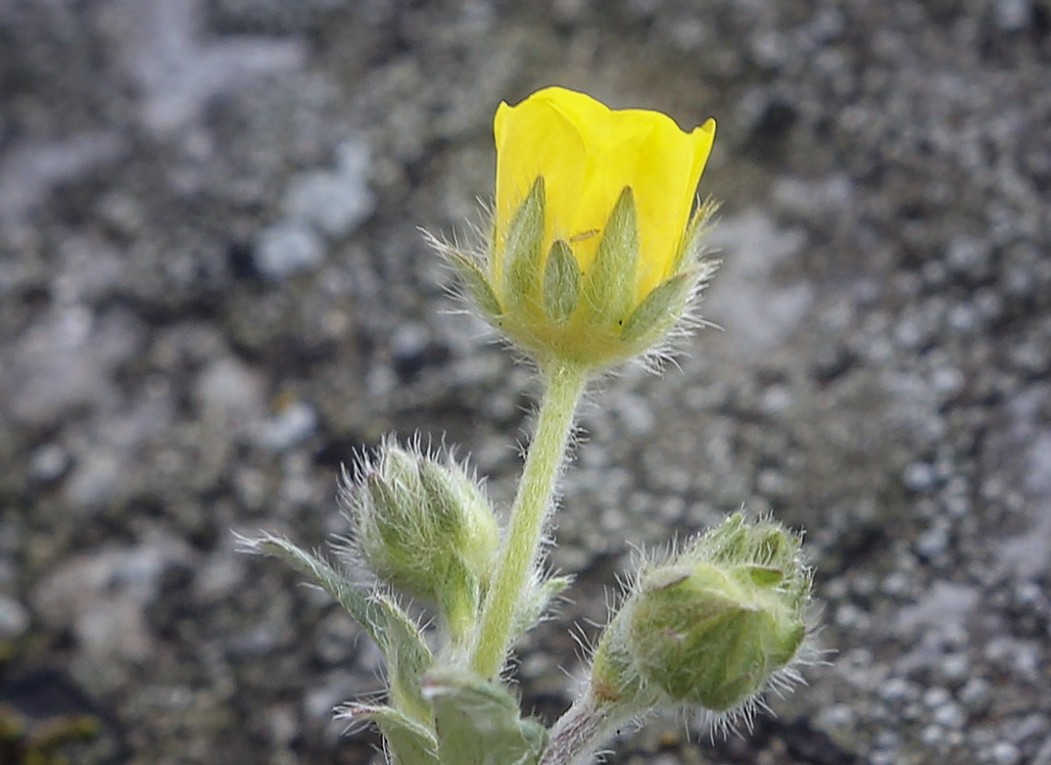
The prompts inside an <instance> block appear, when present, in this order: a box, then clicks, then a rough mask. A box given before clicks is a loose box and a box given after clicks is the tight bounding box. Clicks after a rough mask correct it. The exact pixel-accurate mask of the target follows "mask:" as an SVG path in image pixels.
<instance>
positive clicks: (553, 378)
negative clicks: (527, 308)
mask: <svg viewBox="0 0 1051 765" xmlns="http://www.w3.org/2000/svg"><path fill="white" fill-rule="evenodd" d="M544 371H545V375H544V378H545V379H544V382H545V390H544V394H543V398H542V399H541V401H540V414H539V416H538V417H537V423H536V434H535V435H534V437H533V442H532V443H531V444H530V446H529V455H528V456H527V457H526V462H525V468H524V469H523V470H522V479H521V482H520V483H519V485H518V495H517V496H516V497H515V502H514V505H513V506H512V508H511V519H510V522H511V526H510V528H509V529H508V532H507V536H506V537H505V539H504V541H503V547H502V549H501V555H500V559H499V563H498V564H497V566H498V567H497V570H496V575H495V577H494V579H493V583H492V585H491V586H490V588H489V592H488V593H487V596H486V599H485V607H484V609H483V611H482V618H481V621H480V622H479V625H478V632H477V633H476V638H475V646H474V653H473V655H472V657H471V668H472V669H473V670H474V671H475V672H477V673H478V674H479V675H481V676H482V677H487V678H491V677H496V675H498V674H499V672H500V670H501V668H502V667H503V665H504V660H505V659H506V657H507V651H508V649H509V648H510V644H511V641H512V640H513V639H514V635H512V634H511V629H512V625H513V623H514V620H515V612H516V610H517V608H518V607H519V604H520V603H521V602H522V600H523V595H525V594H526V593H525V592H524V590H525V588H526V587H527V586H529V583H530V580H531V578H532V574H533V569H534V566H535V565H536V560H537V553H538V552H539V550H540V541H541V538H542V536H543V533H544V521H546V520H547V516H548V514H549V513H550V511H551V508H552V505H553V502H552V497H553V495H554V492H555V483H556V481H557V479H558V475H559V472H560V471H561V469H562V462H563V460H564V458H565V454H566V447H567V446H568V443H569V436H570V433H571V432H572V429H573V413H574V411H575V410H576V406H577V401H578V400H579V399H580V394H581V392H582V391H583V389H584V383H585V382H586V380H587V371H586V369H583V368H579V367H572V366H568V365H566V366H563V365H560V364H554V365H552V366H550V367H549V368H547V369H545V370H544Z"/></svg>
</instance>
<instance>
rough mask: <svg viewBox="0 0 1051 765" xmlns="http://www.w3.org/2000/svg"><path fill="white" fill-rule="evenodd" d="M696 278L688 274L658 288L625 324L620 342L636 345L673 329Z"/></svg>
mask: <svg viewBox="0 0 1051 765" xmlns="http://www.w3.org/2000/svg"><path fill="white" fill-rule="evenodd" d="M695 277H696V274H694V273H692V272H685V273H681V274H678V275H676V276H673V277H672V278H670V279H668V280H667V281H665V282H664V283H663V284H660V285H658V286H657V287H656V288H655V289H654V290H653V291H652V292H650V294H649V295H647V296H646V298H645V299H644V300H643V301H642V302H641V303H639V307H638V308H636V309H635V310H634V311H632V312H631V316H629V317H628V320H627V321H626V322H624V326H623V327H622V328H621V330H620V336H621V339H623V340H624V341H625V342H629V343H633V342H635V341H636V340H641V339H643V338H645V337H652V336H659V335H662V334H664V333H665V332H667V331H668V330H669V329H671V326H672V325H673V324H674V323H675V322H676V321H677V320H678V319H679V317H680V316H682V312H683V309H684V308H685V307H686V300H687V298H689V296H690V290H691V289H692V287H693V284H694V279H695ZM654 339H656V338H654Z"/></svg>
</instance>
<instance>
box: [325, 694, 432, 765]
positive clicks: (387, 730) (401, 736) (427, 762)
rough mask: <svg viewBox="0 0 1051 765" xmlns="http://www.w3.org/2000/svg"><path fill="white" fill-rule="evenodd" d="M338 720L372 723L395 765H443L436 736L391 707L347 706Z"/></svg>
mask: <svg viewBox="0 0 1051 765" xmlns="http://www.w3.org/2000/svg"><path fill="white" fill-rule="evenodd" d="M337 717H338V718H339V719H343V720H350V721H353V722H356V721H359V720H369V721H371V722H374V723H376V725H377V726H379V729H380V731H381V732H382V733H383V738H384V739H385V740H386V742H387V751H388V752H389V753H390V754H391V755H392V756H393V758H394V765H442V763H441V762H440V761H439V760H438V742H437V741H436V740H435V738H434V733H433V732H432V731H431V730H429V729H428V728H426V727H424V726H423V725H420V723H418V722H417V721H416V720H413V719H412V718H411V717H408V716H407V715H405V714H403V713H401V712H399V711H398V710H397V709H392V708H391V707H374V706H368V705H366V704H347V705H346V706H344V707H341V708H340V709H339V710H338V714H337Z"/></svg>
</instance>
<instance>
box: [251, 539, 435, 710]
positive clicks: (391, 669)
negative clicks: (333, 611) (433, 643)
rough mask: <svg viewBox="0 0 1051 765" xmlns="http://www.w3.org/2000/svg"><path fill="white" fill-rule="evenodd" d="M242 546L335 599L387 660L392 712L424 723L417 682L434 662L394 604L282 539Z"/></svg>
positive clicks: (423, 704)
mask: <svg viewBox="0 0 1051 765" xmlns="http://www.w3.org/2000/svg"><path fill="white" fill-rule="evenodd" d="M245 543H246V546H247V548H248V549H249V550H250V551H251V552H257V553H261V554H263V555H269V556H271V557H274V558H278V559H280V560H282V561H284V562H285V563H286V564H287V565H288V566H290V567H291V568H292V569H293V570H295V571H297V572H298V573H300V574H302V575H303V576H305V577H307V578H309V579H310V580H311V581H313V582H314V583H315V584H317V585H318V586H319V587H321V589H323V590H325V592H327V593H328V594H329V595H331V596H332V597H333V598H335V599H336V601H337V602H338V603H339V604H340V605H341V606H343V608H344V609H346V611H347V613H349V614H350V615H351V616H353V617H354V618H355V619H356V620H357V621H358V622H359V623H360V624H361V626H362V627H364V628H365V631H366V632H368V633H369V637H371V638H372V639H373V641H375V643H376V645H377V646H379V649H380V651H381V652H382V653H383V656H384V658H385V659H386V660H387V672H388V675H389V677H388V679H389V681H390V689H391V698H392V699H393V700H394V703H395V706H397V707H398V708H399V709H401V710H404V711H407V712H409V713H410V714H412V716H413V717H415V718H416V719H417V720H427V719H429V718H430V710H429V709H428V707H427V703H426V702H425V701H424V700H423V697H422V696H421V694H420V678H421V677H422V676H423V673H424V672H426V671H427V669H428V668H429V667H430V666H431V664H432V663H433V661H434V657H433V656H432V654H431V651H430V649H429V648H428V647H427V644H426V643H425V642H424V640H423V635H422V634H421V633H420V628H419V625H417V624H416V622H414V621H413V620H412V618H411V617H409V615H408V614H406V613H405V611H404V610H403V609H402V608H401V607H400V606H399V605H398V604H397V603H395V602H394V601H393V600H391V599H390V598H389V597H388V596H386V595H383V594H381V593H368V594H366V593H365V592H363V591H362V590H361V589H360V588H359V587H357V586H356V585H354V584H353V583H352V582H350V581H348V580H347V579H346V577H344V576H343V575H342V574H341V573H340V572H339V571H337V570H336V569H335V568H333V567H332V565H331V564H330V563H329V562H328V561H326V560H325V559H323V558H321V557H319V556H317V555H314V554H311V553H308V552H306V551H305V550H301V549H300V548H299V547H296V546H295V545H294V544H292V543H291V542H289V541H288V540H286V539H282V538H280V537H275V536H269V535H268V536H265V537H262V538H260V539H254V540H245Z"/></svg>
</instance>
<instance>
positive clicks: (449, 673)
mask: <svg viewBox="0 0 1051 765" xmlns="http://www.w3.org/2000/svg"><path fill="white" fill-rule="evenodd" d="M424 695H425V696H426V698H427V699H428V700H429V701H430V702H431V705H432V706H433V708H434V725H435V730H436V731H437V737H438V758H439V760H440V761H441V762H442V763H450V765H452V764H453V763H455V765H536V763H537V762H538V761H539V759H540V754H541V752H542V751H543V749H544V746H545V745H546V743H547V731H546V730H545V729H544V727H543V726H542V725H540V724H539V723H537V722H536V721H534V720H529V719H522V717H521V716H520V712H519V709H518V704H517V702H516V701H515V699H514V698H513V697H512V696H511V694H510V693H509V692H508V691H507V689H506V688H504V687H503V686H501V685H498V684H496V683H492V682H489V681H487V680H483V679H481V678H480V677H478V676H477V675H474V674H472V673H469V672H463V671H456V670H434V671H432V672H430V673H428V675H427V677H426V679H425V681H424Z"/></svg>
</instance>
